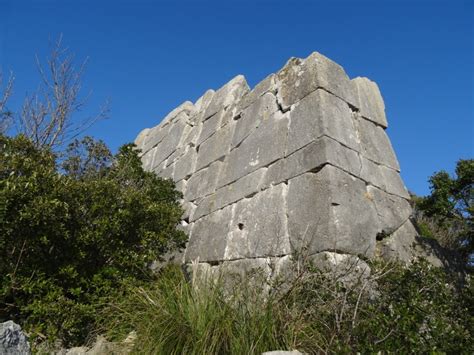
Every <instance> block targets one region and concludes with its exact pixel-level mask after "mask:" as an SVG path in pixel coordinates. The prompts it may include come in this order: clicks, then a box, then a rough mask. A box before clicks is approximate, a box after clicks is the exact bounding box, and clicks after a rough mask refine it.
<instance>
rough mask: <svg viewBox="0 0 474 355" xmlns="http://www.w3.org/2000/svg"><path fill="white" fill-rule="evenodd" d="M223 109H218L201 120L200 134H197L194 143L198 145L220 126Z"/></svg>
mask: <svg viewBox="0 0 474 355" xmlns="http://www.w3.org/2000/svg"><path fill="white" fill-rule="evenodd" d="M223 111H224V110H220V111H219V112H217V113H215V114H214V115H212V116H211V117H209V118H208V119H206V120H205V121H204V122H203V124H202V129H201V134H200V135H199V139H198V140H197V143H196V145H200V144H201V143H202V142H204V141H205V140H206V139H208V138H209V137H210V136H212V135H213V134H214V133H216V131H217V130H218V129H219V128H220V127H221V121H222V116H223Z"/></svg>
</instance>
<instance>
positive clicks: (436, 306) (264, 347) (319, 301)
mask: <svg viewBox="0 0 474 355" xmlns="http://www.w3.org/2000/svg"><path fill="white" fill-rule="evenodd" d="M371 267H372V275H373V278H372V281H375V283H376V290H377V291H376V293H375V294H374V293H373V292H372V291H373V289H372V291H370V290H369V289H367V288H364V290H365V291H364V290H363V289H362V288H363V285H364V283H355V284H353V285H344V284H342V283H339V282H334V278H333V275H330V274H324V273H322V272H320V271H317V270H316V269H314V268H311V267H308V268H307V269H306V270H305V271H304V277H300V278H298V279H297V280H295V281H294V283H292V284H291V287H288V284H286V286H285V287H284V288H283V289H281V290H284V292H278V289H276V290H274V292H270V293H268V289H267V291H265V287H264V286H263V285H264V283H260V282H257V283H255V282H254V281H252V280H254V278H253V277H252V279H247V280H245V279H244V280H242V282H239V283H237V284H233V286H232V287H231V288H229V284H228V283H226V282H225V279H217V281H212V282H211V283H205V284H197V285H196V284H193V283H190V282H189V280H187V279H186V277H185V276H184V274H183V272H182V271H181V270H180V269H179V268H177V267H169V268H168V269H166V270H164V271H162V272H161V274H160V277H159V278H158V280H157V281H156V282H155V283H151V284H148V285H146V286H144V287H140V288H132V289H128V290H127V291H126V292H125V293H124V297H123V298H122V299H121V300H120V301H119V302H118V303H115V304H111V305H110V307H109V308H108V309H106V310H105V312H104V313H103V314H102V321H103V325H104V327H103V328H102V329H103V331H104V332H105V331H107V332H108V335H109V337H110V338H112V339H116V340H119V339H123V338H124V337H125V336H126V335H127V334H128V333H129V332H130V331H132V330H133V331H136V333H137V336H138V338H137V340H136V342H135V348H134V350H133V352H134V353H137V354H261V353H262V352H264V351H270V350H275V349H283V350H292V349H297V350H299V351H301V352H303V353H308V354H321V353H327V354H340V353H356V352H360V353H378V352H381V353H415V354H420V353H451V354H472V352H473V351H474V343H473V339H472V331H473V326H474V318H473V316H472V315H473V314H474V313H473V312H474V305H473V297H472V296H473V294H472V292H473V290H472V286H471V283H470V282H467V283H466V284H465V285H464V286H462V287H461V288H458V287H457V286H456V285H454V284H453V283H452V282H451V278H450V276H449V275H448V274H446V273H445V272H444V271H443V270H441V269H437V268H433V267H431V266H430V265H429V264H428V263H426V262H423V261H419V262H416V263H415V264H413V265H412V266H410V267H404V266H402V265H397V264H380V263H376V264H372V265H371ZM258 285H260V286H258ZM273 286H275V285H273ZM288 289H290V290H291V291H290V292H287V290H288ZM369 291H370V292H369Z"/></svg>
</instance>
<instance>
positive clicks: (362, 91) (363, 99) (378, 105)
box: [351, 77, 388, 128]
mask: <svg viewBox="0 0 474 355" xmlns="http://www.w3.org/2000/svg"><path fill="white" fill-rule="evenodd" d="M351 83H352V86H353V88H354V93H355V98H356V101H357V104H356V106H357V107H358V108H359V112H360V114H361V116H363V117H365V118H367V119H368V120H371V121H373V122H375V123H377V124H378V125H380V126H382V127H384V128H387V126H388V125H387V117H386V116H385V104H384V102H383V98H382V94H380V90H379V87H378V85H377V84H376V83H374V82H373V81H371V80H369V79H367V78H361V77H358V78H355V79H352V80H351Z"/></svg>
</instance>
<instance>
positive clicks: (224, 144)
mask: <svg viewBox="0 0 474 355" xmlns="http://www.w3.org/2000/svg"><path fill="white" fill-rule="evenodd" d="M233 131H234V125H227V126H225V127H222V128H221V129H219V130H218V131H217V132H216V133H215V134H213V135H212V136H211V137H209V139H207V140H206V141H205V142H204V143H202V144H201V145H200V146H199V147H198V148H199V151H198V158H197V163H196V171H199V170H201V169H202V168H205V167H206V166H208V165H209V164H210V163H212V162H214V161H216V160H219V159H223V158H224V157H225V156H226V155H227V154H228V153H229V150H230V142H231V139H232V134H233Z"/></svg>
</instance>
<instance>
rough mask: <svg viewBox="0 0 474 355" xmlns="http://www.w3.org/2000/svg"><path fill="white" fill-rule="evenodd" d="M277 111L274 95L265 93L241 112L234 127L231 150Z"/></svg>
mask: <svg viewBox="0 0 474 355" xmlns="http://www.w3.org/2000/svg"><path fill="white" fill-rule="evenodd" d="M276 111H278V106H277V103H276V98H275V95H273V94H271V93H266V94H264V95H263V96H261V97H260V98H259V99H257V100H256V101H255V102H254V103H253V104H251V105H250V106H249V107H247V108H246V109H245V110H244V111H242V112H241V114H240V117H239V119H238V120H237V122H236V125H235V131H234V136H233V137H232V145H231V148H234V147H236V146H237V145H239V144H240V143H241V142H242V141H243V140H244V139H245V138H247V136H249V135H250V133H252V132H253V131H254V130H255V129H257V128H258V126H259V125H260V123H261V122H262V121H265V120H268V119H270V117H271V116H272V115H273V113H274V112H276Z"/></svg>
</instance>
